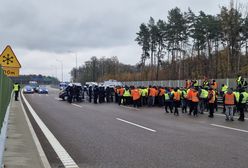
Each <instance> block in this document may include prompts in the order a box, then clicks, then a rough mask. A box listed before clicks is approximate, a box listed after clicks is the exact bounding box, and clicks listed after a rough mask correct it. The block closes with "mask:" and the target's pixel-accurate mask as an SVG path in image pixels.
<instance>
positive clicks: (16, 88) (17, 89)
mask: <svg viewBox="0 0 248 168" xmlns="http://www.w3.org/2000/svg"><path fill="white" fill-rule="evenodd" d="M14 91H15V92H16V91H19V85H18V84H14Z"/></svg>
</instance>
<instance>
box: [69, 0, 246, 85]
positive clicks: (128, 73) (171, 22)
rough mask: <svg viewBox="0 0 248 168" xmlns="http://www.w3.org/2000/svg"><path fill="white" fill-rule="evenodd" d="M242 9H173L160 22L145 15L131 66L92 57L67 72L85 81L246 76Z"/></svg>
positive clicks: (238, 6) (235, 6)
mask: <svg viewBox="0 0 248 168" xmlns="http://www.w3.org/2000/svg"><path fill="white" fill-rule="evenodd" d="M243 7H244V6H242V4H238V3H235V2H234V1H233V0H231V1H230V5H229V6H228V7H226V6H222V7H220V12H219V13H218V14H216V15H211V14H206V13H205V12H204V11H199V12H198V13H194V12H193V11H192V10H191V9H188V11H186V12H183V11H181V9H180V8H178V7H175V8H173V9H171V10H169V11H168V16H167V18H166V19H165V20H163V19H158V20H157V21H156V20H155V19H154V18H153V17H150V19H149V21H148V23H141V25H140V26H139V30H138V32H137V33H136V34H137V37H136V39H135V41H136V42H137V44H138V45H139V46H140V47H141V55H140V56H139V57H140V61H139V62H138V63H137V64H136V65H133V66H132V65H125V64H122V63H120V62H119V61H118V57H117V56H114V57H111V58H106V57H102V58H100V59H98V58H97V57H95V56H94V57H92V58H91V59H90V60H89V61H86V62H85V63H84V64H83V65H82V66H81V67H79V68H77V69H76V68H74V69H73V70H72V71H71V76H72V79H73V80H74V81H78V82H82V83H84V82H86V81H103V80H108V79H116V80H120V81H134V80H168V79H170V80H181V79H201V78H203V77H204V76H206V77H208V78H235V77H236V76H237V75H243V76H248V14H247V12H248V11H243V9H244V8H243ZM120 74H121V75H120Z"/></svg>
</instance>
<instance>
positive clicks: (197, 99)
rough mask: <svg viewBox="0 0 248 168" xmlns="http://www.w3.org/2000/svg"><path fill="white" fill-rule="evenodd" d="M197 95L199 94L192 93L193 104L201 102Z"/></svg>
mask: <svg viewBox="0 0 248 168" xmlns="http://www.w3.org/2000/svg"><path fill="white" fill-rule="evenodd" d="M197 94H198V92H192V94H191V96H192V97H191V100H192V102H199V98H198V96H197Z"/></svg>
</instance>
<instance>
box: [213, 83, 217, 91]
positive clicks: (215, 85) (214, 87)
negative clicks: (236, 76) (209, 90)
mask: <svg viewBox="0 0 248 168" xmlns="http://www.w3.org/2000/svg"><path fill="white" fill-rule="evenodd" d="M217 87H218V84H217V82H214V83H213V89H214V90H216V89H217Z"/></svg>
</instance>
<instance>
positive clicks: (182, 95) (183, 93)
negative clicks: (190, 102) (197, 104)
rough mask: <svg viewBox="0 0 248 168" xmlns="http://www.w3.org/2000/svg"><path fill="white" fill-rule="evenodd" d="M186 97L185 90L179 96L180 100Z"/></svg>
mask: <svg viewBox="0 0 248 168" xmlns="http://www.w3.org/2000/svg"><path fill="white" fill-rule="evenodd" d="M185 95H186V96H187V93H186V91H185V90H183V91H182V94H181V99H185V97H186V96H185Z"/></svg>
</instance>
